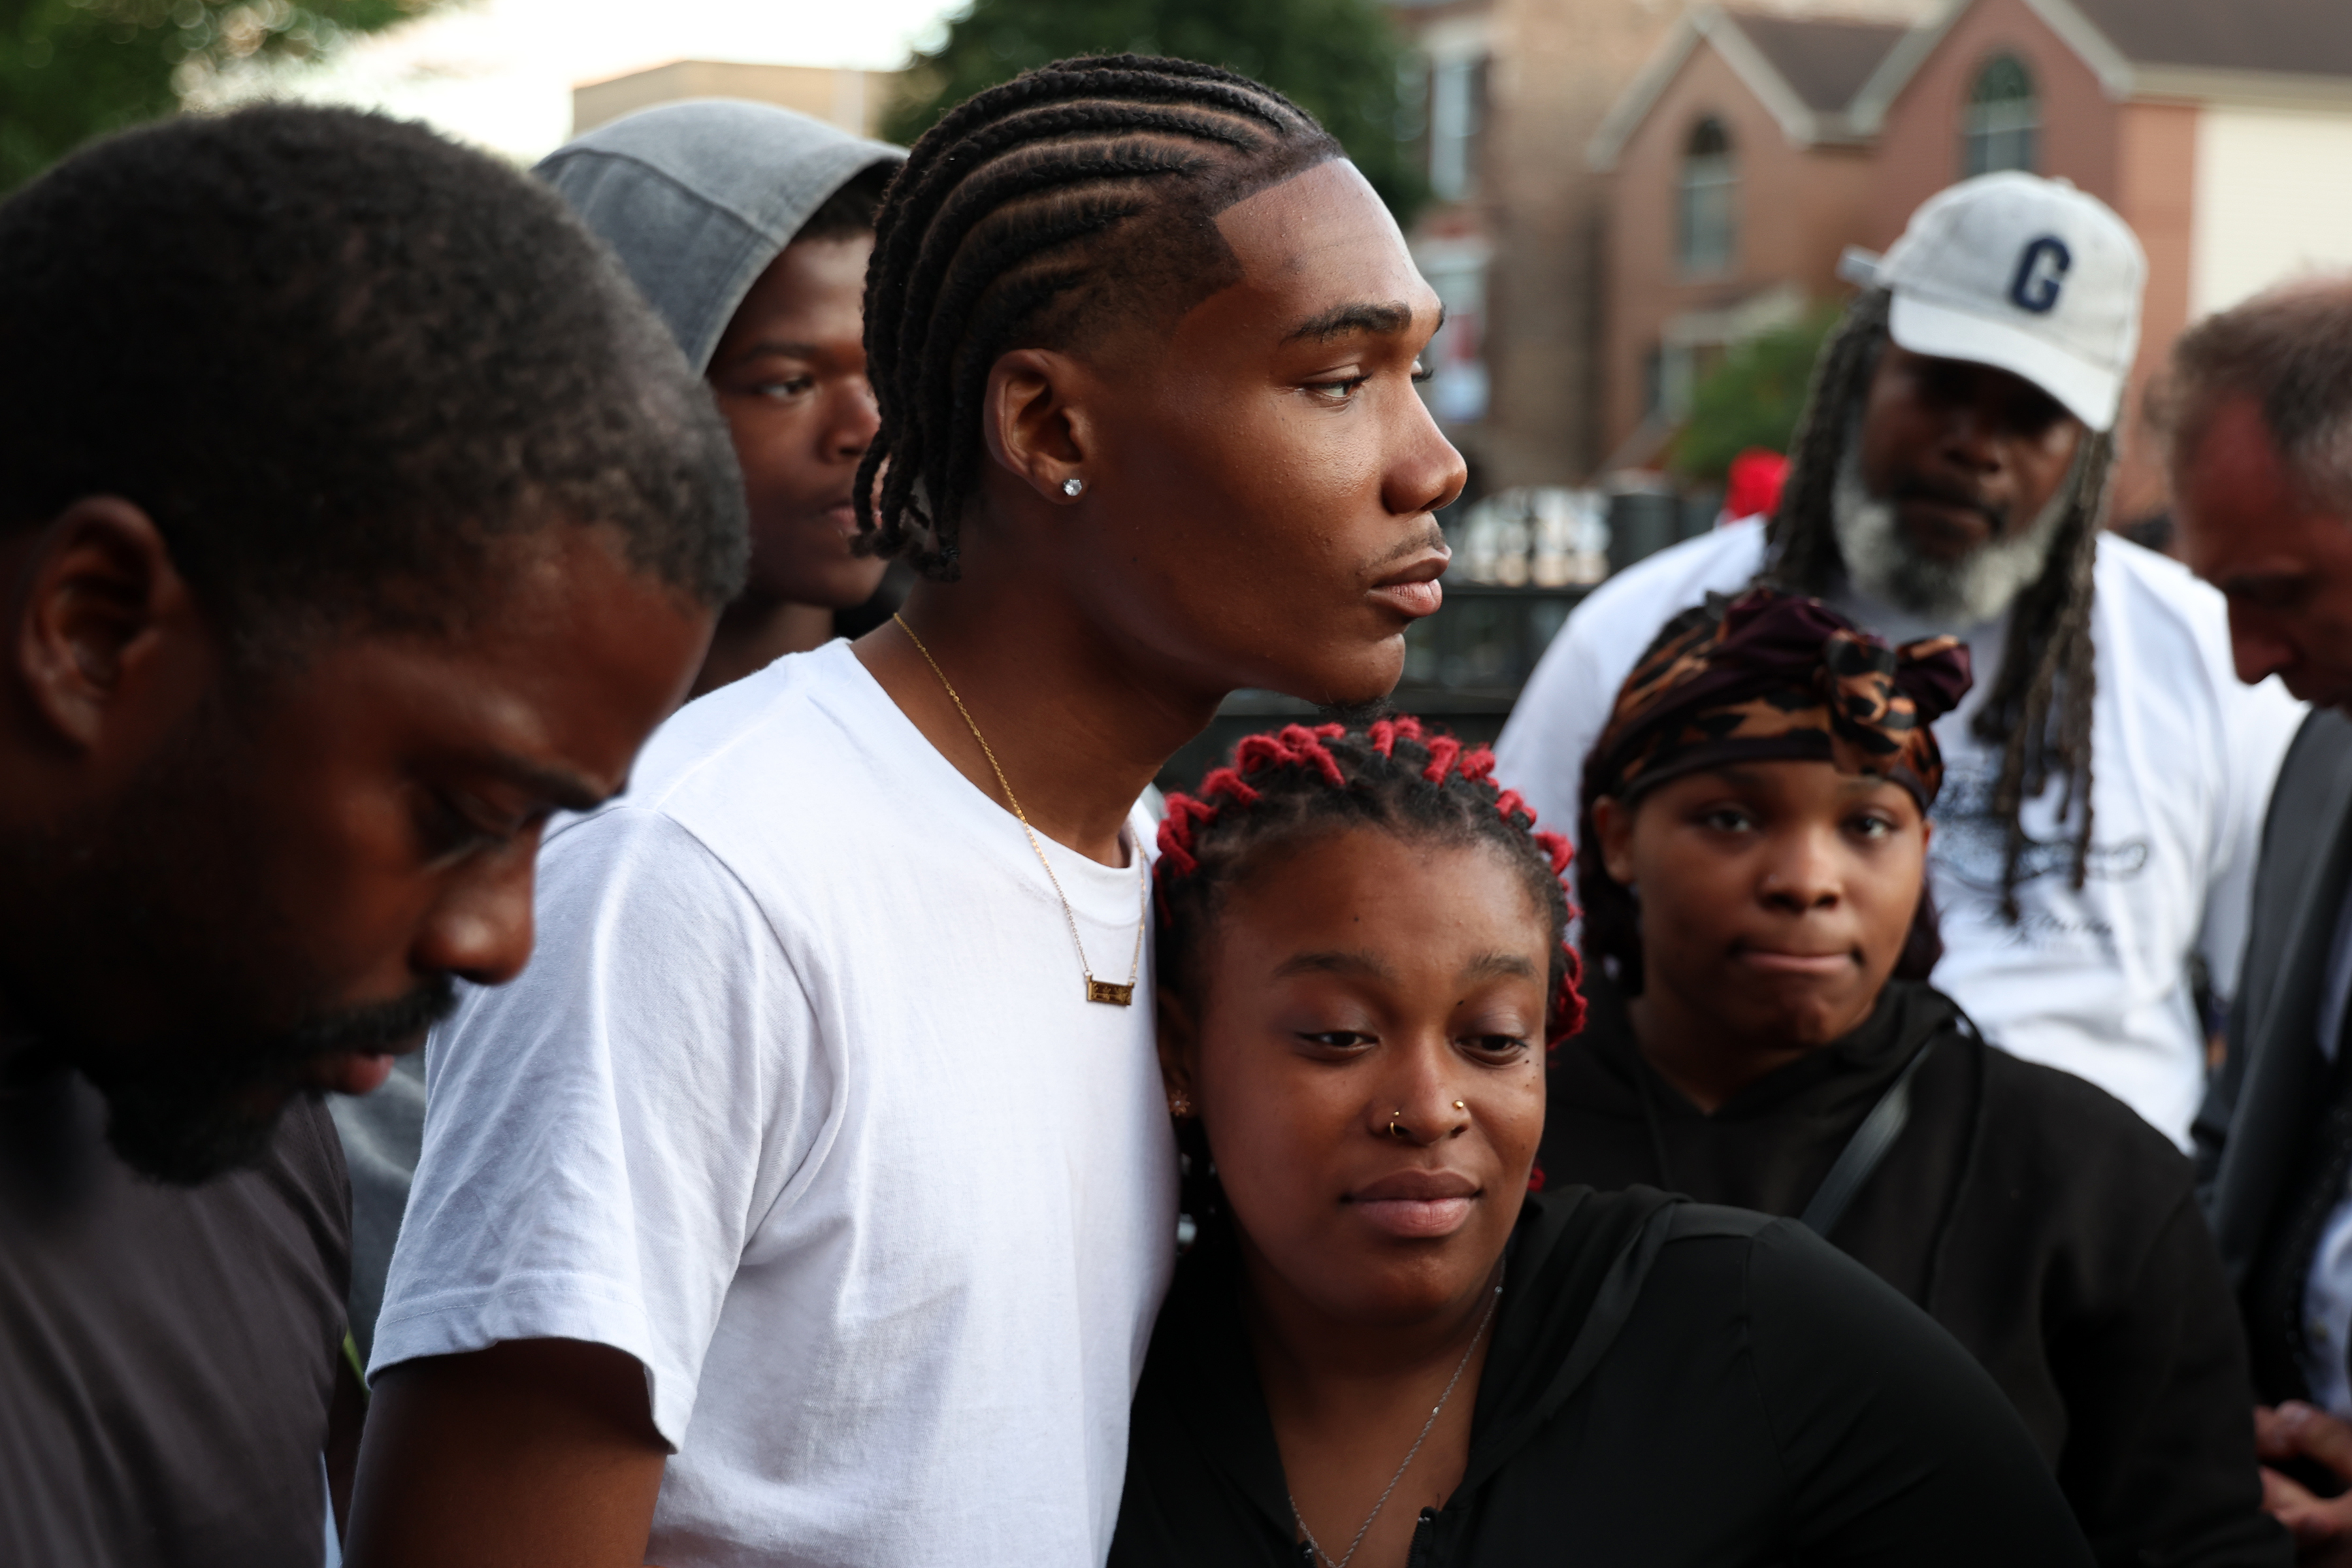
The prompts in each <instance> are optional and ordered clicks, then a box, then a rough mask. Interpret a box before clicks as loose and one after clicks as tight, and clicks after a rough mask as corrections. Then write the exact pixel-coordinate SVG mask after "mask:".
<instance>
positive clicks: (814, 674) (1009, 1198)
mask: <svg viewBox="0 0 2352 1568" xmlns="http://www.w3.org/2000/svg"><path fill="white" fill-rule="evenodd" d="M1128 836H1129V843H1130V844H1131V845H1132V846H1134V847H1136V848H1137V850H1138V853H1136V854H1134V855H1132V856H1131V857H1130V859H1131V861H1132V862H1133V863H1131V864H1130V865H1129V868H1126V869H1123V870H1122V869H1116V868H1109V867H1106V866H1102V865H1099V864H1097V862H1095V861H1092V860H1089V859H1087V858H1085V857H1083V856H1081V855H1078V854H1076V853H1075V852H1073V851H1071V850H1068V849H1066V848H1064V847H1061V846H1059V845H1057V844H1054V843H1051V842H1046V843H1045V853H1046V854H1047V855H1049V856H1051V857H1052V858H1053V863H1054V870H1055V874H1056V875H1057V876H1058V877H1059V878H1060V879H1061V884H1062V888H1063V889H1064V890H1065V891H1066V893H1067V894H1068V895H1069V899H1070V903H1071V906H1072V908H1073V909H1074V910H1075V911H1076V918H1077V923H1078V929H1079V931H1080V932H1081V933H1082V934H1083V936H1084V938H1085V941H1086V948H1087V954H1088V955H1089V956H1090V957H1091V959H1092V960H1093V963H1094V966H1095V973H1096V974H1097V976H1098V977H1100V978H1104V979H1116V980H1124V979H1126V977H1127V973H1128V965H1129V958H1130V954H1132V953H1133V952H1134V951H1135V941H1136V922H1137V919H1138V916H1139V913H1140V910H1141V907H1142V898H1141V893H1140V888H1141V882H1142V879H1143V877H1144V875H1145V870H1144V866H1145V861H1144V859H1143V857H1142V854H1141V853H1140V850H1141V847H1142V846H1143V845H1146V844H1148V843H1149V842H1150V819H1149V817H1148V816H1145V815H1144V814H1143V813H1141V812H1140V811H1139V812H1138V813H1137V814H1136V815H1135V816H1132V817H1131V818H1130V819H1129V825H1128ZM538 918H539V946H538V950H537V953H536V956H534V957H533V959H532V960H531V963H530V968H529V969H528V970H527V971H526V972H525V973H523V975H522V977H521V978H520V979H519V980H517V981H516V982H515V983H514V984H511V985H508V986H505V987H503V988H500V989H497V990H474V991H470V992H468V993H467V996H466V997H465V1000H464V1003H463V1005H461V1007H460V1008H459V1010H458V1012H457V1015H456V1016H455V1017H453V1018H452V1019H450V1021H449V1022H448V1023H447V1024H446V1025H445V1026H442V1027H441V1028H440V1029H438V1030H436V1032H435V1034H434V1037H433V1039H432V1041H431V1043H430V1046H429V1047H428V1055H427V1058H426V1073H427V1078H426V1082H427V1089H428V1095H429V1100H428V1109H427V1111H426V1115H425V1145H424V1154H423V1158H422V1160H421V1162H420V1163H419V1164H418V1166H417V1171H416V1179H415V1187H414V1188H413V1190H412V1192H411V1194H410V1197H409V1201H408V1211H407V1216H406V1220H405V1223H404V1226H403V1228H402V1230H401V1235H400V1245H399V1249H398V1251H397V1252H396V1254H395V1255H394V1259H393V1265H392V1273H391V1279H390V1281H389V1283H388V1285H387V1287H386V1291H385V1298H384V1306H383V1317H382V1318H381V1319H380V1320H379V1321H378V1325H377V1329H376V1341H375V1352H374V1359H373V1369H372V1370H373V1371H381V1370H383V1368H385V1367H388V1366H391V1365H394V1363H399V1362H402V1361H405V1360H408V1359H409V1358H411V1357H415V1356H428V1355H441V1354H446V1353H449V1352H462V1351H472V1350H478V1349H480V1348H482V1347H484V1346H487V1345H489V1344H491V1343H494V1342H499V1341H505V1340H514V1339H535V1338H550V1337H554V1338H564V1339H575V1340H585V1341H592V1342H596V1343H600V1344H607V1345H612V1346H614V1347H616V1348H618V1349H620V1350H623V1351H625V1352H628V1353H629V1354H630V1355H633V1356H635V1357H636V1358H637V1360H639V1361H640V1362H642V1363H644V1364H645V1367H646V1382H647V1384H648V1385H649V1389H650V1393H651V1397H652V1405H653V1416H654V1423H655V1425H656V1426H657V1427H658V1428H659V1429H660V1432H661V1436H662V1437H663V1438H664V1439H665V1440H666V1441H667V1443H669V1444H670V1445H671V1446H672V1447H673V1448H674V1449H675V1454H674V1457H673V1458H671V1459H670V1461H669V1464H668V1468H667V1473H666V1474H665V1476H664V1478H663V1480H662V1487H661V1497H660V1501H659V1504H658V1506H657V1507H656V1510H655V1515H654V1525H653V1536H652V1541H651V1543H650V1546H649V1548H648V1557H649V1560H650V1561H653V1562H656V1563H665V1564H667V1565H669V1568H690V1565H696V1564H715V1563H746V1564H748V1563H759V1564H762V1565H765V1568H783V1565H786V1564H812V1565H813V1564H824V1565H827V1568H831V1565H835V1564H843V1565H846V1564H875V1565H877V1568H878V1565H881V1564H890V1565H892V1568H917V1565H926V1568H972V1565H975V1564H980V1565H985V1564H1003V1565H1005V1568H1012V1565H1013V1564H1020V1565H1022V1568H1032V1565H1035V1564H1059V1565H1066V1568H1091V1565H1092V1564H1096V1563H1100V1562H1102V1560H1103V1557H1104V1555H1105V1553H1106V1552H1108V1547H1109V1542H1110V1536H1111V1527H1112V1524H1113V1523H1114V1521H1116V1518H1117V1515H1118V1498H1119V1489H1120V1483H1121V1480H1122V1478H1123V1467H1124V1461H1125V1455H1126V1447H1127V1415H1128V1403H1129V1398H1130V1397H1131V1395H1132V1394H1133V1392H1134V1385H1135V1379H1136V1376H1137V1374H1138V1373H1139V1371H1140V1369H1141V1365H1142V1358H1143V1352H1144V1348H1145V1345H1146V1343H1147V1342H1148V1340H1149V1337H1150V1328H1151V1322H1152V1318H1153V1315H1154V1314H1155V1312H1156V1311H1157V1310H1158V1308H1159V1303H1160V1296H1161V1294H1162V1293H1163V1292H1164V1290H1165V1289H1166V1288H1167V1284H1168V1278H1169V1274H1170V1272H1171V1268H1173V1266H1174V1261H1175V1236H1176V1175H1175V1172H1176V1156H1175V1148H1174V1142H1173V1139H1172V1137H1171V1133H1170V1130H1169V1124H1168V1110H1167V1103H1166V1100H1165V1098H1164V1094H1163V1091H1162V1089H1161V1087H1160V1069H1159V1066H1158V1063H1157V1060H1156V1058H1155V1056H1154V1052H1153V1041H1152V1009H1151V1005H1150V985H1149V977H1148V973H1147V975H1146V976H1145V977H1144V984H1140V985H1139V987H1138V990H1137V994H1136V1002H1135V1005H1133V1006H1132V1007H1114V1006H1109V1005H1103V1004H1100V1003H1089V1002H1087V1001H1086V1000H1085V995H1084V989H1085V987H1084V981H1083V979H1082V978H1081V975H1080V972H1079V967H1078V959H1077V955H1076V953H1075V952H1072V950H1071V942H1070V931H1069V929H1068V927H1067V925H1066V923H1065V921H1064V919H1063V914H1062V906H1061V903H1060V901H1059V900H1057V899H1056V898H1055V892H1054V889H1053V887H1052V885H1051V884H1050V883H1049V882H1048V881H1047V880H1046V878H1045V870H1044V868H1042V867H1041V866H1040V865H1039V864H1038V862H1037V858H1036V856H1035V854H1034V852H1032V850H1031V849H1030V847H1029V843H1028V840H1027V838H1026V837H1024V835H1023V833H1022V830H1021V826H1020V825H1019V824H1018V823H1017V822H1016V821H1014V819H1013V817H1012V816H1010V815H1009V814H1008V813H1006V812H1005V811H1004V810H1003V808H1002V807H1001V806H999V805H997V804H996V803H995V802H994V801H993V800H992V799H991V798H990V797H989V796H987V795H982V793H981V792H980V791H979V790H977V789H975V788H974V787H973V786H972V785H971V784H970V783H969V782H967V781H966V780H965V779H964V777H963V776H962V775H961V773H958V772H956V770H955V769H954V768H953V767H952V766H950V764H949V763H948V762H947V761H946V760H945V759H944V758H943V757H941V756H940V753H939V752H937V751H935V750H934V749H933V748H932V747H931V745H930V743H929V742H927V741H926V740H924V739H923V737H922V735H921V734H920V733H919V731H917V730H916V729H915V727H914V726H913V725H912V724H911V723H909V722H908V720H907V718H906V716H905V715H904V714H903V713H901V712H900V711H899V710H898V707H897V705H896V704H895V703H893V702H892V701H891V700H890V699H889V698H888V696H887V695H886V694H885V693H884V692H883V690H882V689H881V688H880V687H879V686H878V685H877V684H876V682H875V681H874V679H873V678H872V677H871V676H869V675H868V674H867V673H866V669H865V668H864V667H863V666H861V665H860V664H859V663H858V662H857V659H856V656H855V655H854V654H852V652H851V651H850V647H849V645H848V644H847V643H845V642H836V643H834V644H832V645H830V646H828V647H824V648H822V649H820V650H818V651H816V652H814V653H810V654H803V655H800V656H797V657H793V658H785V659H782V660H779V661H778V662H777V663H775V664H773V665H772V666H770V667H769V668H767V669H765V670H764V671H762V672H761V673H760V674H758V675H755V676H753V677H751V679H746V680H743V681H740V682H738V683H736V684H735V685H733V686H730V687H726V688H724V689H721V690H719V691H718V692H715V693H713V694H712V695H711V696H709V697H707V698H705V699H703V700H700V701H698V702H696V703H694V704H693V705H692V706H690V707H688V708H687V709H685V710H683V711H681V712H680V713H678V714H677V716H676V717H675V718H673V719H672V720H671V721H669V722H668V723H667V725H665V726H664V727H663V728H662V729H661V731H658V732H657V733H656V735H655V737H654V738H653V740H652V741H651V742H649V743H648V744H647V746H646V751H645V752H644V754H643V756H641V757H640V758H639V760H638V763H637V766H636V770H635V777H634V779H633V781H632V783H631V784H630V788H629V793H628V795H626V796H625V798H624V799H623V800H621V801H619V802H617V803H615V804H614V805H609V806H607V807H605V808H604V809H603V810H600V811H597V812H595V813H593V814H591V815H589V816H584V817H580V818H576V819H571V820H568V821H566V822H565V823H563V824H562V826H561V827H560V828H559V830H558V831H556V832H554V833H552V834H551V836H550V837H549V840H548V843H547V847H546V849H545V851H544V853H543V855H542V857H541V870H540V883H539V896H538ZM1144 963H1145V964H1146V966H1147V969H1148V966H1149V963H1150V954H1149V952H1146V954H1145V958H1144Z"/></svg>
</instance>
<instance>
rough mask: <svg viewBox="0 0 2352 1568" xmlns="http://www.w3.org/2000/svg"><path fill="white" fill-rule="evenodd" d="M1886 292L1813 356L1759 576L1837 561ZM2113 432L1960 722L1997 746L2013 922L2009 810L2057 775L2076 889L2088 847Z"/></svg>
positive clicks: (2088, 459)
mask: <svg viewBox="0 0 2352 1568" xmlns="http://www.w3.org/2000/svg"><path fill="white" fill-rule="evenodd" d="M1888 304H1889V296H1888V294H1887V292H1886V290H1885V289H1865V290H1864V291H1863V292H1862V293H1861V294H1860V295H1859V296H1857V297H1856V298H1855V300H1854V301H1853V304H1852V305H1851V306H1849V307H1848V308H1847V310H1846V314H1845V319H1844V320H1843V321H1841V322H1840V323H1839V325H1838V328H1837V330H1836V331H1835V332H1833V333H1832V335H1831V338H1830V341H1829V342H1827V343H1826V344H1825V345H1823V347H1822V354H1821V357H1820V359H1819V360H1818V361H1816V362H1815V363H1814V367H1813V379H1812V385H1811V389H1810V390H1809V391H1808V393H1807V395H1806V398H1805V412H1804V415H1803V416H1802V417H1801V419H1800V420H1799V421H1798V425H1797V434H1796V438H1795V440H1794V442H1793V443H1792V444H1791V447H1790V452H1791V457H1790V465H1789V479H1788V483H1787V485H1786V486H1785V487H1784V488H1783V489H1782V490H1781V493H1780V508H1779V510H1777V511H1775V512H1774V513H1773V515H1772V520H1771V522H1770V523H1769V525H1768V528H1767V530H1766V540H1767V544H1766V556H1765V565H1764V570H1763V572H1762V573H1761V574H1759V581H1760V582H1763V583H1767V584H1770V585H1772V586H1774V587H1780V588H1787V589H1790V590H1792V591H1794V592H1797V593H1802V594H1812V595H1826V594H1830V593H1833V592H1834V591H1835V590H1836V588H1837V586H1838V584H1840V583H1841V582H1842V580H1843V576H1844V574H1845V563H1844V559H1843V556H1842V555H1841V554H1840V553H1839V552H1838V542H1837V527H1836V521H1835V516H1836V512H1835V499H1834V498H1835V494H1836V487H1837V477H1838V471H1839V468H1840V465H1841V464H1843V462H1844V460H1845V456H1846V443H1847V441H1848V440H1849V439H1850V438H1851V437H1852V433H1853V430H1854V428H1855V420H1854V417H1853V416H1854V413H1855V411H1856V410H1857V409H1859V408H1860V407H1861V406H1862V404H1863V400H1864V398H1865V397H1866V396H1868V395H1869V391H1870V378H1871V376H1872V374H1873V373H1874V372H1875V371H1876V369H1877V367H1878V358H1879V354H1880V353H1881V352H1882V351H1884V349H1885V346H1886V342H1887V328H1886V317H1887V309H1888ZM2114 455H2115V447H2114V439H2113V437H2111V436H2109V435H2108V434H2106V433H2105V432H2093V433H2091V434H2089V435H2088V436H2087V437H2086V438H2085V441H2084V451H2083V453H2082V455H2081V456H2080V457H2079V458H2077V459H2076V461H2075V464H2074V474H2073V476H2072V479H2070V481H2069V483H2070V489H2069V491H2068V494H2067V498H2066V506H2065V512H2064V515H2063V517H2062V518H2061V519H2060V521H2059V522H2058V526H2057V528H2056V531H2054V532H2053V535H2052V537H2051V542H2050V556H2049V560H2048V562H2047V563H2045V564H2044V565H2043V567H2042V574H2041V575H2040V576H2039V577H2037V578H2035V579H2034V580H2033V582H2032V583H2031V584H2028V585H2027V586H2026V588H2025V590H2024V592H2023V593H2021V594H2020V595H2018V596H2017V601H2016V603H2015V604H2013V605H2011V608H2010V618H2009V638H2008V642H2007V644H2006V646H2005V647H2003V648H2002V650H2001V659H2000V675H1999V676H1998V677H1997V678H1996V679H1995V680H1994V682H1993V684H1992V688H1991V689H1990V691H1989V692H1987V693H1986V696H1985V701H1984V705H1983V706H1982V707H1981V708H1980V709H1979V710H1978V711H1977V715H1976V718H1975V720H1974V721H1972V724H1971V728H1973V729H1974V731H1976V734H1977V736H1978V737H1979V739H1981V740H1983V741H1984V742H1987V743H1988V744H1990V745H1995V746H1999V747H2000V749H2001V763H2000V774H1999V776H1998V778H1997V779H1996V781H1995V783H1994V785H1993V799H1992V811H1993V816H1994V817H1995V818H1996V820H1998V821H1999V822H2000V825H2001V827H2002V832H2003V835H2004V838H2005V847H2004V850H2003V854H2002V861H2001V878H2000V907H2001V913H2002V915H2003V916H2004V917H2005V918H2006V919H2008V920H2009V921H2011V923H2012V924H2013V923H2015V922H2016V921H2018V920H2019V919H2020V918H2021V910H2020V908H2019V905H2018V900H2017V882H2018V868H2019V867H2020V866H2021V864H2022V862H2023V860H2024V857H2025V829H2024V826H2022V824H2021V820H2020V813H2021V811H2022V809H2023V807H2024V805H2025V803H2026V802H2027V801H2029V800H2032V799H2035V798H2037V797H2039V796H2040V795H2041V794H2042V791H2043V790H2045V789H2047V788H2048V787H2049V786H2050V784H2051V783H2052V781H2053V779H2059V780H2063V786H2064V790H2065V794H2064V795H2063V796H2062V797H2061V799H2060V802H2059V812H2058V818H2059V820H2060V821H2062V822H2063V821H2065V820H2067V819H2068V816H2070V814H2071V815H2073V817H2074V824H2075V827H2074V860H2073V866H2072V878H2073V885H2074V887H2075V888H2077V889H2080V888H2081V887H2082V886H2083V883H2084V878H2085V876H2086V875H2087V874H2088V871H2089V867H2090V853H2091V704H2092V699H2093V698H2094V697H2095V696H2096V695H2097V692H2098V676H2097V670H2096V668H2095V660H2094V658H2093V652H2092V645H2091V609H2092V600H2093V576H2092V568H2093V566H2094V564H2095V563H2096V561H2097V559H2098V548H2099V532H2100V529H2101V526H2102V523H2103V521H2104V514H2105V507H2106V495H2107V470H2108V468H2109V467H2110V465H2111V463H2112V461H2113V458H2114Z"/></svg>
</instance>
